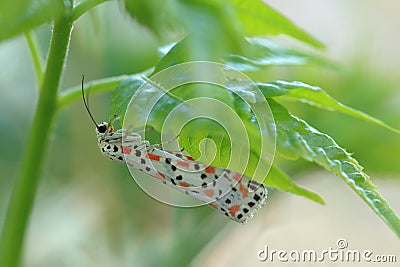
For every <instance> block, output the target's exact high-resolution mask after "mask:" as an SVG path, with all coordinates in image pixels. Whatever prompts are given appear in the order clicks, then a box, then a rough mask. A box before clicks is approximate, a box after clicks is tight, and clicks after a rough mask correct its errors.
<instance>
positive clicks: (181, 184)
mask: <svg viewBox="0 0 400 267" xmlns="http://www.w3.org/2000/svg"><path fill="white" fill-rule="evenodd" d="M179 185H180V186H182V187H186V188H187V187H189V186H190V184H188V183H185V182H179Z"/></svg>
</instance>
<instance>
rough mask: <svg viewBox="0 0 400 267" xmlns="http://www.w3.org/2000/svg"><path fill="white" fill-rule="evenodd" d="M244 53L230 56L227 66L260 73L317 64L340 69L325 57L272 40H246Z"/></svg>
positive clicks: (226, 60)
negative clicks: (270, 68)
mask: <svg viewBox="0 0 400 267" xmlns="http://www.w3.org/2000/svg"><path fill="white" fill-rule="evenodd" d="M246 41H247V42H246V44H245V46H244V47H245V48H244V51H245V52H244V53H242V54H229V55H228V56H227V57H226V58H225V64H227V65H229V66H231V67H233V68H235V69H237V70H239V71H245V72H254V71H260V70H263V69H265V68H268V67H271V66H298V65H305V64H315V65H319V66H321V67H324V68H330V69H337V68H338V67H337V66H336V65H335V64H334V63H333V62H332V61H330V60H328V59H326V58H324V57H323V56H321V55H319V54H317V53H315V52H314V53H313V52H309V51H305V50H304V51H302V50H300V49H293V48H289V47H287V46H285V45H284V44H283V43H281V42H278V41H277V40H274V39H272V38H269V39H267V38H246Z"/></svg>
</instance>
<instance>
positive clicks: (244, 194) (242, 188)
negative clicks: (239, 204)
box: [239, 183, 249, 198]
mask: <svg viewBox="0 0 400 267" xmlns="http://www.w3.org/2000/svg"><path fill="white" fill-rule="evenodd" d="M239 190H240V192H242V197H243V198H246V197H247V195H248V194H249V190H247V188H246V187H245V186H243V185H242V183H239Z"/></svg>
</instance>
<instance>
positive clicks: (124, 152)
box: [121, 146, 132, 154]
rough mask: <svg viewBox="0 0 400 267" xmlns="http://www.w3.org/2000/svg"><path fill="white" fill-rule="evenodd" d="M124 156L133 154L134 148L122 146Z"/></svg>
mask: <svg viewBox="0 0 400 267" xmlns="http://www.w3.org/2000/svg"><path fill="white" fill-rule="evenodd" d="M121 150H122V154H131V152H132V148H130V147H127V146H121Z"/></svg>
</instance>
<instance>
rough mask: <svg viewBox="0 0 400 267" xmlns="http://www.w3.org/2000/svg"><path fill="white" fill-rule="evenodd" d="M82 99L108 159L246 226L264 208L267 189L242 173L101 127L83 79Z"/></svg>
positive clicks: (101, 124)
mask: <svg viewBox="0 0 400 267" xmlns="http://www.w3.org/2000/svg"><path fill="white" fill-rule="evenodd" d="M82 98H83V102H84V105H85V108H86V110H87V112H88V113H89V116H90V118H91V120H92V121H93V123H94V124H95V126H96V135H97V142H98V145H99V148H100V150H101V153H102V154H103V155H104V156H105V157H107V158H108V159H110V160H113V161H116V162H120V163H123V164H127V165H129V166H131V167H133V168H136V169H137V170H139V171H141V172H143V173H145V174H147V175H149V176H150V177H152V178H155V179H157V180H158V181H160V182H161V183H163V184H165V185H167V186H170V187H172V188H174V189H176V190H178V191H180V192H182V193H184V194H187V195H189V196H191V197H193V198H195V199H197V200H200V201H202V202H204V203H207V204H208V205H209V206H210V207H212V208H214V209H216V210H218V211H219V212H221V213H223V214H224V215H226V216H227V217H228V218H230V219H232V220H234V221H236V222H239V223H245V222H246V221H247V220H248V219H250V218H252V217H253V216H254V215H255V213H256V212H257V211H258V210H259V209H260V208H261V207H262V206H264V204H265V202H266V199H267V188H266V187H265V186H264V185H263V184H260V183H258V182H256V181H254V180H252V179H251V178H249V177H247V176H245V175H243V174H241V173H238V172H235V171H232V170H229V169H224V168H219V167H214V166H207V165H204V164H202V163H200V162H197V161H196V160H194V159H193V158H192V157H190V156H184V155H183V154H182V153H181V152H179V153H176V152H168V151H165V150H162V149H158V148H156V147H155V146H151V145H150V143H149V142H148V141H146V140H143V139H142V137H141V135H140V134H139V133H135V132H129V133H128V132H127V131H126V130H124V129H119V130H116V131H115V130H114V127H113V126H112V125H111V123H108V122H102V123H100V124H97V122H96V120H95V119H94V117H93V115H92V114H91V112H90V109H89V105H88V99H87V97H85V93H84V89H83V79H82ZM150 177H149V179H150Z"/></svg>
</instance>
